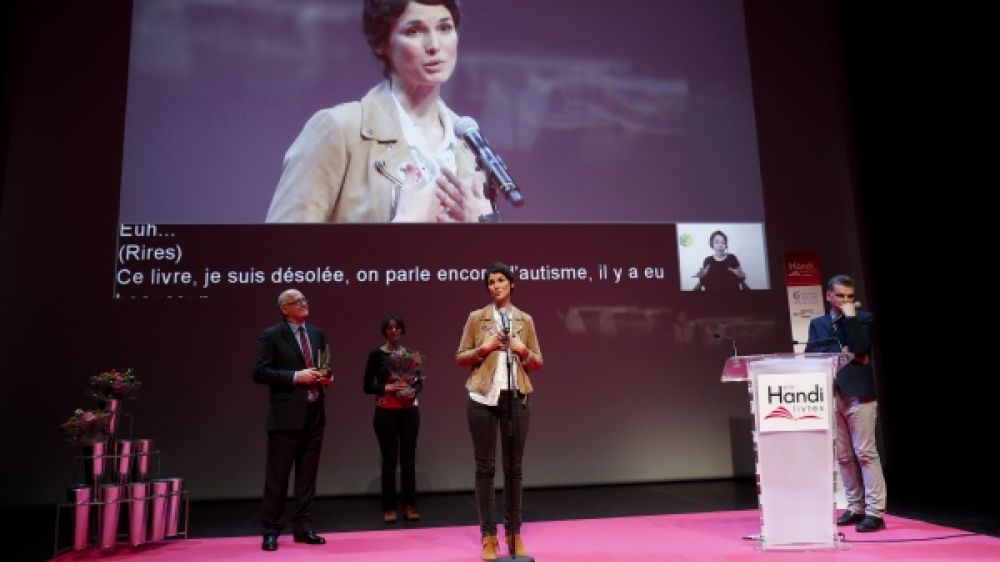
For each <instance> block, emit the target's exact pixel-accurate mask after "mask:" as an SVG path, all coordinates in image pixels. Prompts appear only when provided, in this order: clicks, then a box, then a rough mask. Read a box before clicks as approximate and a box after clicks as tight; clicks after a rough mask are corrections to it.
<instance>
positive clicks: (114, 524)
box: [99, 484, 122, 550]
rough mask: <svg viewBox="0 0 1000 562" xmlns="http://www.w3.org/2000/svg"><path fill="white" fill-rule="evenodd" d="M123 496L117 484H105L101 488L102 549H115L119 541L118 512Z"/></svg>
mask: <svg viewBox="0 0 1000 562" xmlns="http://www.w3.org/2000/svg"><path fill="white" fill-rule="evenodd" d="M121 496H122V487H121V486H119V485H117V484H105V485H103V486H101V530H100V533H99V534H100V547H101V548H102V549H105V550H106V549H109V548H114V546H115V543H116V542H117V541H118V511H119V506H120V505H121V504H120V503H119V500H121Z"/></svg>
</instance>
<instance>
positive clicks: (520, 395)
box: [455, 263, 542, 560]
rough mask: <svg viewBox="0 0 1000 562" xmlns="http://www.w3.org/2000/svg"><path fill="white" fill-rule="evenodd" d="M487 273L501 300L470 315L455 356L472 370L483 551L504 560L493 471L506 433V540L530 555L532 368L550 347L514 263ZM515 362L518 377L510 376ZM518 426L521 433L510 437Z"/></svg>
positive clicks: (470, 412)
mask: <svg viewBox="0 0 1000 562" xmlns="http://www.w3.org/2000/svg"><path fill="white" fill-rule="evenodd" d="M486 273H487V277H486V289H487V291H489V294H490V297H491V298H492V300H493V302H492V303H490V304H488V305H486V306H484V307H483V308H480V309H477V310H473V311H472V312H471V313H469V317H468V319H467V320H466V321H465V329H464V330H463V332H462V340H461V342H460V343H459V345H458V352H457V353H456V355H455V360H456V361H457V362H458V364H459V365H461V366H463V367H469V369H470V370H471V373H470V374H469V378H468V380H467V381H466V383H465V388H466V390H468V391H469V400H468V402H467V406H466V413H467V417H468V420H469V431H470V432H471V434H472V446H473V453H474V455H475V460H476V503H477V505H478V507H479V527H480V532H481V534H482V542H483V554H482V557H483V559H484V560H496V558H497V522H496V516H495V515H494V513H495V511H494V507H493V498H494V493H493V475H494V474H495V472H496V449H497V435H498V432H499V435H500V436H501V439H502V446H501V449H502V451H503V475H504V500H505V505H504V513H505V521H504V531H505V532H504V539H505V542H506V543H507V549H508V550H509V552H510V555H511V557H522V556H527V554H526V553H525V548H524V542H523V541H522V540H521V511H522V510H521V459H522V458H523V456H524V443H525V440H526V439H527V437H528V424H529V421H530V420H531V410H530V408H529V400H528V397H529V395H530V394H531V390H532V389H531V379H530V378H528V372H529V371H532V372H533V371H537V370H539V369H541V368H542V351H541V349H540V348H539V346H538V336H537V335H536V333H535V323H534V321H533V320H532V319H531V316H529V315H528V314H527V313H525V312H524V311H522V310H520V309H518V308H517V307H515V306H514V305H512V304H511V302H510V294H511V292H512V291H513V290H514V274H513V273H512V272H511V270H510V268H508V267H507V266H506V265H504V264H502V263H494V264H493V265H492V266H490V267H489V268H488V269H487V270H486ZM508 364H510V366H511V367H512V370H513V376H508ZM512 383H513V384H512ZM508 424H510V425H508ZM511 426H512V429H513V431H512V434H513V437H508V432H507V428H508V427H511Z"/></svg>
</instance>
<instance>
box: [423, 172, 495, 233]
mask: <svg viewBox="0 0 1000 562" xmlns="http://www.w3.org/2000/svg"><path fill="white" fill-rule="evenodd" d="M441 172H442V175H441V176H440V177H438V179H437V185H436V187H437V189H436V191H435V194H436V195H437V197H438V201H439V202H440V204H441V212H440V213H439V215H438V217H437V220H438V222H478V221H479V216H480V215H483V214H487V213H489V212H490V210H491V209H490V208H489V201H487V200H486V198H484V197H479V196H477V195H476V194H475V191H474V190H473V189H472V186H470V185H469V184H466V183H462V180H460V179H458V176H456V175H455V174H454V173H452V172H451V171H450V170H448V169H447V168H442V169H441Z"/></svg>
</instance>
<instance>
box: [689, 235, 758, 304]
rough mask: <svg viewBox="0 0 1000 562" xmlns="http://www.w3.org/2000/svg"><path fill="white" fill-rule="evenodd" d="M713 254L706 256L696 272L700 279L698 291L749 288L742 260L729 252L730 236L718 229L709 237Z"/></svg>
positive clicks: (696, 287) (697, 286) (696, 288)
mask: <svg viewBox="0 0 1000 562" xmlns="http://www.w3.org/2000/svg"><path fill="white" fill-rule="evenodd" d="M708 244H709V246H711V248H712V250H713V253H712V255H710V256H708V257H706V258H705V261H703V262H702V266H701V269H699V270H698V272H697V273H695V274H694V276H695V277H697V278H698V279H699V281H698V285H696V286H695V290H696V291H739V290H743V289H746V288H747V285H746V282H745V281H744V280H745V279H746V277H747V274H746V273H744V272H743V268H742V267H741V266H740V260H738V259H737V258H736V256H734V255H733V254H730V253H729V237H727V236H726V233H724V232H722V231H721V230H716V231H715V232H713V233H712V235H711V236H709V237H708Z"/></svg>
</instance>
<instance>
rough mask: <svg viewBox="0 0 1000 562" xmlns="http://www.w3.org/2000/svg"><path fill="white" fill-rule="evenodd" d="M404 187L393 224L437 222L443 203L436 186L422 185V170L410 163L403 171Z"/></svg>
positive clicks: (400, 189)
mask: <svg viewBox="0 0 1000 562" xmlns="http://www.w3.org/2000/svg"><path fill="white" fill-rule="evenodd" d="M403 174H404V179H403V186H402V187H400V188H399V202H398V204H397V206H396V216H395V217H394V218H393V219H392V222H436V221H437V220H438V215H440V214H441V201H440V198H439V196H438V195H437V187H436V186H434V185H422V184H421V183H420V182H421V177H422V176H421V172H420V168H419V167H418V166H417V165H416V164H414V163H412V162H409V163H407V164H406V167H405V168H404V170H403Z"/></svg>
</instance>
